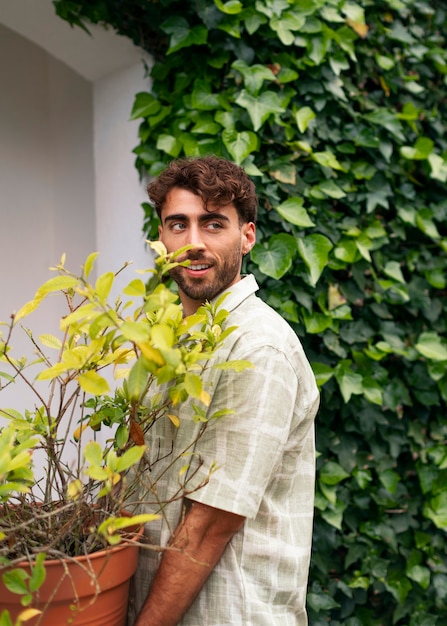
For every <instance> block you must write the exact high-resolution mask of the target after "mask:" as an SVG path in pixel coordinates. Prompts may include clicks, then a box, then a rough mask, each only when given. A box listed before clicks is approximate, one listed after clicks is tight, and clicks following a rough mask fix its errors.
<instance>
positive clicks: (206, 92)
mask: <svg viewBox="0 0 447 626" xmlns="http://www.w3.org/2000/svg"><path fill="white" fill-rule="evenodd" d="M191 106H192V107H193V108H194V109H197V110H198V111H214V110H215V109H217V108H220V105H219V96H218V95H217V94H214V93H212V91H211V85H210V83H209V82H207V81H205V80H200V79H197V80H196V81H194V89H193V92H192V94H191Z"/></svg>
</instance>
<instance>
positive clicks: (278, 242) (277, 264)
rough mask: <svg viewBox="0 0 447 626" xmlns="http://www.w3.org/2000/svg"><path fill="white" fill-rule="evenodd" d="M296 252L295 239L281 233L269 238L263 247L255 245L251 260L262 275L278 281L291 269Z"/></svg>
mask: <svg viewBox="0 0 447 626" xmlns="http://www.w3.org/2000/svg"><path fill="white" fill-rule="evenodd" d="M296 250H297V246H296V240H295V238H294V237H292V236H291V235H287V234H285V233H281V234H280V235H273V236H272V237H270V239H269V240H268V242H267V243H266V245H265V246H264V245H262V244H256V245H255V246H254V248H253V249H252V251H251V258H252V260H253V262H254V263H256V265H258V266H259V269H260V270H261V272H262V273H263V274H266V275H267V276H271V277H272V278H276V279H278V278H281V277H282V276H284V274H285V273H286V272H287V271H288V270H289V269H290V268H291V267H292V261H293V258H294V256H295V254H296Z"/></svg>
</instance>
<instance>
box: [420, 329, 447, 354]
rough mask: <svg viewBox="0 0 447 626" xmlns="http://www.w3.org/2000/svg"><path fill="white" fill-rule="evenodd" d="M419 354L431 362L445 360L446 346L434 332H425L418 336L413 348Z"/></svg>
mask: <svg viewBox="0 0 447 626" xmlns="http://www.w3.org/2000/svg"><path fill="white" fill-rule="evenodd" d="M414 347H415V348H416V350H417V351H418V352H419V354H422V356H424V357H425V358H427V359H431V360H433V361H446V360H447V345H446V343H445V342H444V341H443V340H442V338H441V337H440V336H439V335H438V333H436V332H425V333H422V334H421V335H419V339H418V342H417V343H416V345H415V346H414Z"/></svg>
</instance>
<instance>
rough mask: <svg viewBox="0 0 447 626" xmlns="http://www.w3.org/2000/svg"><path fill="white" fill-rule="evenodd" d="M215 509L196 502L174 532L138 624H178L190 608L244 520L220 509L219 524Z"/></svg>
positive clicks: (146, 625)
mask: <svg viewBox="0 0 447 626" xmlns="http://www.w3.org/2000/svg"><path fill="white" fill-rule="evenodd" d="M215 511H216V510H215V509H214V510H213V509H210V508H209V507H204V505H193V507H192V508H191V510H190V512H189V513H188V515H187V516H186V518H185V521H184V522H183V523H182V525H181V526H180V527H179V528H178V530H177V532H176V534H175V537H174V540H173V542H172V544H171V547H172V548H173V549H172V550H167V551H166V552H165V553H164V555H163V558H162V560H161V563H160V567H159V569H158V571H157V573H156V575H155V578H154V581H153V583H152V586H151V589H150V592H149V595H148V598H147V600H146V602H145V603H144V606H143V608H142V610H141V612H140V614H139V616H138V619H137V621H136V623H135V626H175V625H176V624H178V622H179V621H180V619H181V618H182V617H183V615H184V614H185V613H186V611H187V610H188V609H189V607H190V606H191V604H192V603H193V601H194V600H195V598H196V597H197V595H198V593H199V592H200V590H201V588H202V587H203V585H204V583H205V581H206V579H207V578H208V576H209V575H210V573H211V572H212V570H213V569H214V567H215V566H216V564H217V563H218V561H219V560H220V558H221V556H222V554H223V552H224V551H225V548H226V546H227V544H228V542H229V540H230V539H231V537H232V536H233V534H234V533H235V532H236V531H237V530H238V528H239V527H240V526H241V525H242V524H243V521H244V518H242V517H240V516H235V515H231V514H228V513H224V512H217V523H216V518H215V516H216V513H215ZM229 515H230V518H228V516H229ZM207 516H208V517H207ZM222 516H223V522H222Z"/></svg>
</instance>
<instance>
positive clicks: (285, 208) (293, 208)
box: [276, 197, 315, 228]
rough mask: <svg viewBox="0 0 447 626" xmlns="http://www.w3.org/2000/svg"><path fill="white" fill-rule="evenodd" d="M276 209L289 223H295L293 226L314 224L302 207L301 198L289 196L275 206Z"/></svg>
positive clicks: (304, 226)
mask: <svg viewBox="0 0 447 626" xmlns="http://www.w3.org/2000/svg"><path fill="white" fill-rule="evenodd" d="M276 210H277V211H278V213H279V214H280V215H281V217H282V218H284V219H285V220H286V221H287V222H290V223H291V224H295V226H302V227H303V228H306V227H309V226H315V224H314V222H312V220H311V219H310V217H309V215H308V213H307V211H306V209H305V208H304V207H303V199H302V198H296V197H295V198H289V199H288V200H286V201H285V202H283V203H282V204H280V205H279V206H277V207H276Z"/></svg>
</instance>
